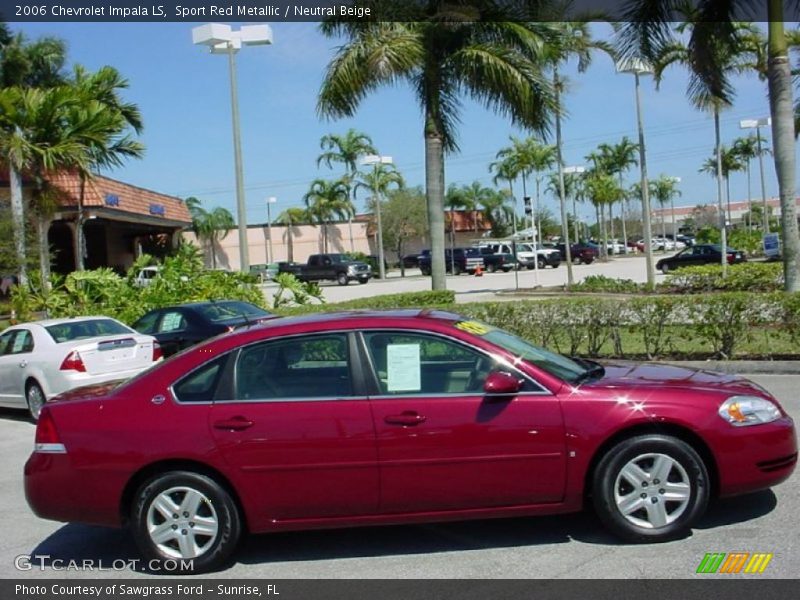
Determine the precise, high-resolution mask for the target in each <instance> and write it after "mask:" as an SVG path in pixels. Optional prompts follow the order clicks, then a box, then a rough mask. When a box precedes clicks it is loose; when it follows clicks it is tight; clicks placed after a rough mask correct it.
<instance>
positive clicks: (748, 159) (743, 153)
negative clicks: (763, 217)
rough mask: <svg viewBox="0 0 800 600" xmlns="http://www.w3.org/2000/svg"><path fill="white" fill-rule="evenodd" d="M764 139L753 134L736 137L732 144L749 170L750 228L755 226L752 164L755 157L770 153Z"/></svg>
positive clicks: (748, 214)
mask: <svg viewBox="0 0 800 600" xmlns="http://www.w3.org/2000/svg"><path fill="white" fill-rule="evenodd" d="M763 141H764V140H763V138H761V139H759V137H758V135H757V134H753V135H749V136H747V137H741V138H737V139H735V140H734V141H733V146H732V150H733V153H734V154H735V155H736V157H737V158H738V159H739V160H740V161H741V162H742V163H744V166H745V171H746V172H747V202H748V212H747V218H748V224H747V227H748V229H752V228H753V195H752V187H751V185H750V183H751V177H750V165H751V164H752V162H753V160H754V159H756V158H759V157H761V156H764V155H766V154H769V152H770V151H769V148H767V147H766V146H764V145H763ZM759 148H760V152H759ZM765 200H766V198H765Z"/></svg>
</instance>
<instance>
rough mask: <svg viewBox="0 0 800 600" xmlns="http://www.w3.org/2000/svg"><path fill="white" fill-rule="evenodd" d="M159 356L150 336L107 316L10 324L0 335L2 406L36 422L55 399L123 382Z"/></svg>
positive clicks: (153, 339)
mask: <svg viewBox="0 0 800 600" xmlns="http://www.w3.org/2000/svg"><path fill="white" fill-rule="evenodd" d="M161 357H162V355H161V348H160V347H159V345H158V342H156V340H155V338H154V337H152V336H149V335H142V334H140V333H137V332H136V331H134V330H133V329H131V328H130V327H127V326H125V325H123V324H122V323H120V322H119V321H116V320H114V319H111V318H109V317H75V318H71V319H51V320H45V321H36V322H32V323H24V324H22V325H14V326H13V327H9V328H8V329H6V330H5V331H3V333H2V334H0V406H8V407H13V408H24V407H26V406H27V408H28V410H29V411H30V413H31V416H32V417H33V418H34V419H37V418H38V416H39V411H40V410H41V409H42V405H43V404H44V403H45V402H46V401H47V400H48V399H50V398H52V397H53V396H56V395H58V394H60V393H62V392H66V391H67V390H71V389H73V388H76V387H81V386H84V385H92V384H97V383H105V382H107V381H113V380H116V379H127V378H128V377H132V376H134V375H136V374H137V373H139V372H140V371H142V370H144V369H146V368H147V367H149V366H150V365H152V364H153V363H154V362H156V361H159V360H161Z"/></svg>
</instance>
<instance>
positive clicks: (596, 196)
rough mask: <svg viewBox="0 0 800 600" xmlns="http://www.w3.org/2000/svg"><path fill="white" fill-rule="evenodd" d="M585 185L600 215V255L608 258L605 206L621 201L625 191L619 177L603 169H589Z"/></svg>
mask: <svg viewBox="0 0 800 600" xmlns="http://www.w3.org/2000/svg"><path fill="white" fill-rule="evenodd" d="M584 185H585V186H586V196H587V197H588V198H589V200H590V201H591V202H592V204H594V205H595V207H596V209H597V212H598V215H599V219H598V225H599V226H600V233H601V236H602V238H603V243H602V244H601V246H600V255H601V257H602V258H603V259H605V260H608V230H607V228H606V220H605V215H604V212H605V211H604V207H606V206H610V205H611V204H613V203H614V202H619V201H620V200H621V199H622V198H623V196H624V191H623V190H622V188H621V187H620V185H619V182H618V181H617V179H615V178H614V176H613V175H611V174H610V173H607V172H605V171H604V170H602V169H592V170H591V171H589V172H588V173H587V174H586V176H585V177H584Z"/></svg>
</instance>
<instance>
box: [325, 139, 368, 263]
mask: <svg viewBox="0 0 800 600" xmlns="http://www.w3.org/2000/svg"><path fill="white" fill-rule="evenodd" d="M319 146H320V148H321V149H322V150H323V152H322V154H320V155H319V156H318V157H317V166H319V165H320V164H321V163H323V162H324V163H325V164H326V165H327V166H328V168H332V167H333V164H334V163H342V164H343V165H344V167H345V171H346V174H345V175H346V176H345V177H344V178H343V179H342V181H344V182H345V185H346V186H347V193H348V198H350V201H351V202H352V203H353V205H355V200H356V198H355V186H354V185H353V184H354V182H355V179H356V171H358V160H359V158H361V157H362V156H364V155H366V154H377V153H378V151H377V150H376V149H375V146H374V145H373V144H372V138H370V137H369V136H368V135H367V134H365V133H361V132H360V131H356V130H355V129H348V130H347V133H345V134H344V135H335V134H328V135H324V136H322V139H321V140H320V141H319ZM347 226H348V229H349V233H350V252H354V251H355V246H354V244H353V214H352V213H350V214H349V215H348V217H347Z"/></svg>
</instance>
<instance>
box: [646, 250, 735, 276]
mask: <svg viewBox="0 0 800 600" xmlns="http://www.w3.org/2000/svg"><path fill="white" fill-rule="evenodd" d="M726 255H727V261H728V264H729V265H732V264H736V263H742V262H745V261H746V260H747V257H746V256H745V254H744V252H741V251H739V250H734V249H733V248H727V249H726ZM721 262H722V247H721V246H719V245H717V244H697V245H695V246H689V247H688V248H684V249H683V250H681V251H680V252H678V253H677V254H676V255H675V256H670V257H669V258H662V259H661V260H659V261H658V262H657V263H656V269H658V270H659V271H661V272H662V273H664V274H666V273H669V272H670V271H674V270H675V269H680V268H681V267H692V266H695V265H710V264H716V265H718V264H720V263H721Z"/></svg>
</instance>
